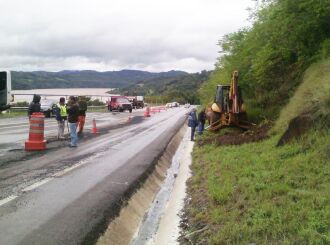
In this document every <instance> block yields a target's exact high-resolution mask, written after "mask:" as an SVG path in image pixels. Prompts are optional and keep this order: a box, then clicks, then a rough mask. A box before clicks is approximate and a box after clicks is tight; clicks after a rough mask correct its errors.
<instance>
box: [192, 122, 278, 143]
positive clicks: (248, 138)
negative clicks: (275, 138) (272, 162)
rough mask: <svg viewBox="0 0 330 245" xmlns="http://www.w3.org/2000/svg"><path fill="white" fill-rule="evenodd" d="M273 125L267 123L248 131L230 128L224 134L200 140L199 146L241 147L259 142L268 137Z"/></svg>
mask: <svg viewBox="0 0 330 245" xmlns="http://www.w3.org/2000/svg"><path fill="white" fill-rule="evenodd" d="M271 125H272V124H271V123H270V122H267V123H264V124H261V125H257V126H254V127H252V128H251V129H249V130H247V131H243V130H242V129H239V128H230V130H225V131H224V133H221V132H220V133H216V134H214V135H211V136H208V137H206V138H203V139H200V140H199V141H198V142H197V145H198V146H203V145H206V144H215V145H217V146H222V145H241V144H245V143H251V142H257V141H260V140H263V139H266V138H267V137H268V135H267V132H268V130H269V129H270V127H271Z"/></svg>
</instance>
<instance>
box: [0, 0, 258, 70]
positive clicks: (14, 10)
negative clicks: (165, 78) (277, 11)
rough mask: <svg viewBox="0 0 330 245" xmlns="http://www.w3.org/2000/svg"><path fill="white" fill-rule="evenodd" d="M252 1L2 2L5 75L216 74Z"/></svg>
mask: <svg viewBox="0 0 330 245" xmlns="http://www.w3.org/2000/svg"><path fill="white" fill-rule="evenodd" d="M254 5H255V1H253V0H26V1H25V0H0V6H1V14H0V69H10V70H19V71H34V70H46V71H60V70H68V69H71V70H86V69H88V70H98V71H106V70H109V71H112V70H121V69H139V70H146V71H168V70H184V71H188V72H199V71H201V70H204V69H206V70H211V69H213V68H214V63H215V62H216V58H217V57H218V51H219V47H218V46H217V42H218V40H219V39H221V37H222V36H223V35H225V34H227V33H230V32H234V31H237V30H238V29H240V28H242V27H245V26H248V25H250V22H249V21H248V16H249V12H248V11H247V8H248V7H252V8H253V7H254Z"/></svg>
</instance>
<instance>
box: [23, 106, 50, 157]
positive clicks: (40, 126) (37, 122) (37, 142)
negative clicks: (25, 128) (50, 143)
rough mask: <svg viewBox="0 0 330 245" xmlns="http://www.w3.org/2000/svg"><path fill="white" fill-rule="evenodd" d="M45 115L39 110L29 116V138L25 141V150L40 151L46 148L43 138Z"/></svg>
mask: <svg viewBox="0 0 330 245" xmlns="http://www.w3.org/2000/svg"><path fill="white" fill-rule="evenodd" d="M44 130H45V116H44V114H42V113H40V112H35V113H32V115H31V117H30V131H29V139H28V140H27V141H25V150H27V151H41V150H45V149H46V140H45V138H44Z"/></svg>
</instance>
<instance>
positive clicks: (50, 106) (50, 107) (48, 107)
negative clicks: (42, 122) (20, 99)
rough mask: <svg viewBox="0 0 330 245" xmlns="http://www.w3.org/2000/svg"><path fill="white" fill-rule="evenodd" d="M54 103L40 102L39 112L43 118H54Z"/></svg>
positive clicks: (48, 101)
mask: <svg viewBox="0 0 330 245" xmlns="http://www.w3.org/2000/svg"><path fill="white" fill-rule="evenodd" d="M55 109H56V101H55V100H46V99H44V100H40V110H41V112H42V113H44V115H45V117H52V116H55Z"/></svg>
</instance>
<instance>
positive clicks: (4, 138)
mask: <svg viewBox="0 0 330 245" xmlns="http://www.w3.org/2000/svg"><path fill="white" fill-rule="evenodd" d="M139 114H141V110H134V111H133V113H132V116H135V115H139ZM127 117H128V112H123V113H118V112H113V113H110V112H106V113H101V112H91V113H87V117H86V123H85V130H87V131H89V130H90V129H91V128H92V120H93V119H95V120H96V123H97V126H98V127H104V126H109V125H113V124H118V123H120V122H121V121H123V120H126V119H127ZM66 132H67V129H65V133H66ZM44 134H45V137H46V138H53V137H56V136H57V121H56V120H55V118H45V132H44ZM28 137H29V119H28V117H18V118H6V119H1V120H0V155H3V154H5V153H6V152H8V151H10V150H13V149H20V148H22V147H24V142H25V141H26V140H27V139H28Z"/></svg>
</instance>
